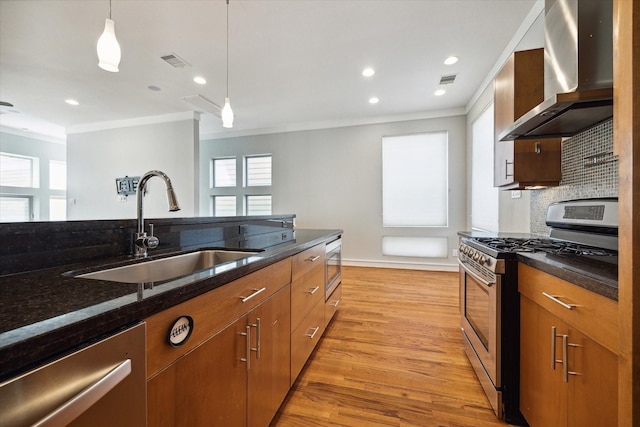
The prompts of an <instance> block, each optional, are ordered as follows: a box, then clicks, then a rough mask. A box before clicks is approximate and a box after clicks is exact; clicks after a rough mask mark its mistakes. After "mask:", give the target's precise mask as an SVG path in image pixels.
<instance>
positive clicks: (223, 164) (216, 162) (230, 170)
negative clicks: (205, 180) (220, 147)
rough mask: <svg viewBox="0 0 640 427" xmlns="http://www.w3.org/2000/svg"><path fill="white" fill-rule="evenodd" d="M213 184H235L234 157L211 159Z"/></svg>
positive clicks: (221, 185)
mask: <svg viewBox="0 0 640 427" xmlns="http://www.w3.org/2000/svg"><path fill="white" fill-rule="evenodd" d="M213 186H214V187H235V186H236V158H235V157H229V158H225V159H213Z"/></svg>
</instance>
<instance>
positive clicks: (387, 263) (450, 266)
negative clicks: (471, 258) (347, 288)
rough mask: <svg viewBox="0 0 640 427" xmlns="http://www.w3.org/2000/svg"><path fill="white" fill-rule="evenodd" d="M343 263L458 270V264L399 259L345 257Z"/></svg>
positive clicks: (398, 267)
mask: <svg viewBox="0 0 640 427" xmlns="http://www.w3.org/2000/svg"><path fill="white" fill-rule="evenodd" d="M342 265H344V266H350V267H376V268H397V269H404V270H427V271H450V272H457V271H458V264H435V263H415V262H398V261H363V260H354V259H343V260H342Z"/></svg>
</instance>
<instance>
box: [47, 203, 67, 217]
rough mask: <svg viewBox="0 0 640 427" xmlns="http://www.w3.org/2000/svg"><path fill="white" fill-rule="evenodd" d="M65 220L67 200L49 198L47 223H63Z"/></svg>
mask: <svg viewBox="0 0 640 427" xmlns="http://www.w3.org/2000/svg"><path fill="white" fill-rule="evenodd" d="M66 219H67V199H65V198H64V197H50V198H49V221H64V220H66Z"/></svg>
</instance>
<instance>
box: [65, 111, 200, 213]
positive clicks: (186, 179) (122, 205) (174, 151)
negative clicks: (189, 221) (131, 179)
mask: <svg viewBox="0 0 640 427" xmlns="http://www.w3.org/2000/svg"><path fill="white" fill-rule="evenodd" d="M198 140H199V133H198V121H197V120H196V119H182V120H176V121H166V122H161V123H149V124H141V125H130V126H124V127H117V128H110V129H102V130H93V131H86V132H76V133H71V134H69V135H68V136H67V165H68V169H67V177H68V190H67V198H68V203H69V205H68V210H67V218H68V219H69V220H74V219H125V218H136V215H137V212H136V196H135V195H132V196H128V198H127V200H126V202H119V201H118V198H117V193H116V182H115V180H116V178H121V177H124V176H142V175H143V174H144V173H145V172H147V171H149V170H152V169H158V170H161V171H163V172H164V173H166V174H167V175H168V176H169V178H170V179H171V182H172V184H173V187H174V189H175V192H176V195H177V197H178V202H179V204H180V207H181V210H180V211H178V212H168V208H167V198H166V191H165V185H164V182H163V181H162V180H161V179H160V178H152V179H151V180H149V181H148V184H147V195H146V196H145V201H144V215H145V217H146V218H164V217H190V216H197V215H198V210H199V209H198V198H197V192H198V177H199V173H198V162H197V158H198Z"/></svg>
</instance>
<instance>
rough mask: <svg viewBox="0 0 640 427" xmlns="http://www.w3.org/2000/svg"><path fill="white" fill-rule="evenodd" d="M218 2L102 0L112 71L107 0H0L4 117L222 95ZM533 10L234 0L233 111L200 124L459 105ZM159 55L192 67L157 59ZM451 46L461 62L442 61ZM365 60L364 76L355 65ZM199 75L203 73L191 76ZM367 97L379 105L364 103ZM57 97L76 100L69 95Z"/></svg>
mask: <svg viewBox="0 0 640 427" xmlns="http://www.w3.org/2000/svg"><path fill="white" fill-rule="evenodd" d="M226 7H227V5H226V1H225V0H199V1H198V0H112V19H113V20H114V21H115V28H116V36H117V38H118V41H119V43H120V46H121V48H122V60H121V62H120V72H119V73H109V72H107V71H104V70H102V69H100V68H98V65H97V62H98V60H97V56H96V42H97V40H98V37H99V36H100V34H101V33H102V30H103V28H104V20H105V18H107V17H108V16H109V2H108V0H66V1H54V0H40V1H37V0H0V101H5V102H10V103H12V104H13V105H14V107H13V108H8V107H1V111H0V112H2V114H1V115H0V125H2V126H5V127H6V126H9V127H17V128H30V129H31V130H32V131H34V132H40V133H48V134H55V135H57V136H64V133H65V129H66V130H67V131H71V132H73V131H74V130H76V131H77V130H78V129H83V128H87V127H88V126H92V125H95V124H97V123H103V122H113V121H120V120H126V119H132V118H141V117H150V116H159V115H166V114H179V113H183V114H188V112H189V111H193V110H194V107H193V106H192V105H190V104H188V103H186V102H185V101H183V100H182V99H181V98H182V97H185V96H191V95H203V96H205V97H206V98H208V99H210V100H212V101H213V102H215V103H216V104H218V105H222V104H223V103H224V97H225V90H226V81H225V72H226V67H225V65H226V60H225V58H226V51H225V48H226V43H225V41H226V38H225V28H226V26H225V25H226V24H225V22H226V21H225V19H226ZM536 8H537V9H536ZM532 10H533V11H534V12H535V11H536V10H538V11H539V10H541V8H540V0H440V1H438V0H407V1H405V0H387V1H385V0H230V5H229V96H230V98H231V105H232V107H233V110H234V113H235V116H236V120H235V122H234V128H233V129H231V130H227V129H224V128H223V127H222V125H221V123H220V120H219V119H217V118H215V117H213V116H212V115H211V114H203V116H202V126H203V127H202V129H201V134H204V135H211V136H221V135H234V134H238V133H242V132H245V133H249V132H256V131H269V130H287V129H302V128H314V127H324V126H328V125H332V126H336V125H340V124H352V123H367V122H375V121H380V120H383V119H384V120H398V119H403V118H418V117H421V116H428V115H429V114H433V112H435V111H438V112H441V111H448V110H456V109H458V110H460V109H464V108H465V107H466V106H467V105H468V104H469V102H470V101H471V100H472V99H473V97H474V95H475V94H477V92H478V90H479V89H480V88H481V86H483V82H484V83H485V84H486V78H487V76H489V75H490V74H491V73H492V72H493V73H494V72H495V70H496V67H497V66H499V64H500V61H503V60H504V58H505V56H506V55H507V54H508V50H509V49H510V48H511V49H512V48H513V46H511V47H509V44H510V43H511V42H512V41H513V39H514V35H516V34H517V32H518V30H519V28H520V26H521V24H522V22H523V21H525V20H526V19H531V18H530V17H531V16H533V15H535V13H531V12H532ZM169 53H175V54H177V55H178V56H180V57H181V58H183V59H184V60H185V61H187V62H188V63H189V64H190V65H191V66H190V67H185V68H174V67H172V66H170V65H169V64H167V63H166V62H164V61H163V60H161V59H160V57H161V56H162V55H165V54H169ZM450 55H456V56H458V57H460V61H459V62H458V63H457V64H455V65H452V66H446V65H444V64H443V62H442V61H443V60H444V59H445V58H446V57H448V56H450ZM367 66H370V67H373V68H375V70H376V74H375V75H374V76H373V77H370V78H364V77H363V76H362V75H361V72H362V70H363V68H365V67H367ZM450 74H456V80H455V83H454V84H452V85H447V86H446V87H444V88H445V89H446V90H447V93H446V95H444V96H441V97H437V96H434V91H435V90H436V89H437V88H438V86H439V81H440V78H441V76H444V75H450ZM196 75H201V76H203V77H205V78H206V79H207V84H206V85H205V86H200V85H197V84H195V83H194V82H193V81H192V79H193V77H194V76H196ZM150 85H153V86H157V87H159V88H160V89H161V90H160V91H159V92H153V91H151V90H149V89H148V86H150ZM372 96H376V97H378V98H379V99H380V102H379V103H378V104H376V105H371V104H369V102H368V99H369V98H370V97H372ZM67 98H74V99H76V100H77V101H78V102H79V103H80V105H79V106H77V107H73V106H70V105H67V104H65V102H64V100H65V99H67ZM35 119H37V120H35ZM43 124H44V125H46V126H44V127H42V125H43Z"/></svg>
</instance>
